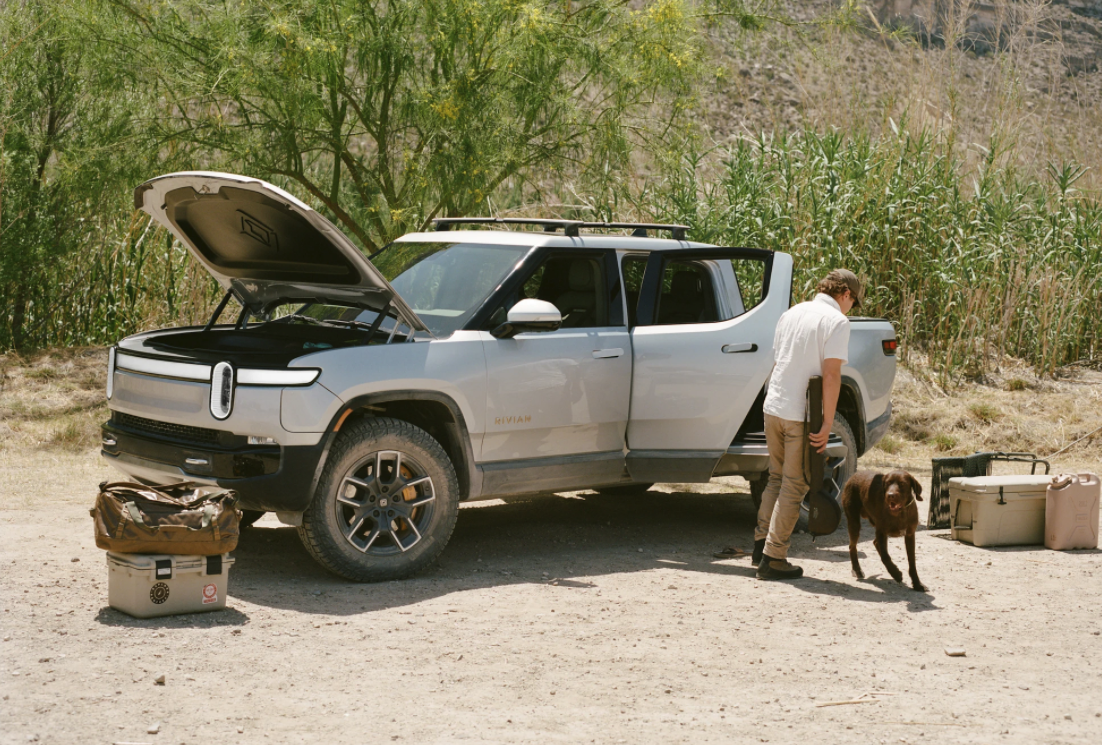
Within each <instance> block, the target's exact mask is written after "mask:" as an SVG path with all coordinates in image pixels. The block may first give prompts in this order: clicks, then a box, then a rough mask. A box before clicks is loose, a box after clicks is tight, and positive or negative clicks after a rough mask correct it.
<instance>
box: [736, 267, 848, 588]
mask: <svg viewBox="0 0 1102 745" xmlns="http://www.w3.org/2000/svg"><path fill="white" fill-rule="evenodd" d="M816 289H817V291H818V294H817V295H816V296H815V299H814V300H810V301H808V302H805V303H800V304H799V305H796V306H794V307H792V308H789V309H788V310H787V311H785V313H784V314H783V315H782V316H781V318H780V321H778V323H777V331H776V336H775V337H774V340H773V374H772V376H771V377H770V379H769V389H768V390H767V391H766V394H765V405H764V406H763V410H764V412H765V440H766V444H767V445H768V447H769V484H768V485H767V486H766V487H765V493H764V494H763V495H762V498H761V507H760V509H759V510H758V525H757V528H756V530H755V531H754V553H753V556H752V561H753V563H754V565H755V566H757V567H758V578H759V579H770V580H772V579H798V578H800V577H802V576H803V573H804V571H803V569H801V568H800V567H798V566H794V565H793V564H790V563H789V562H788V547H789V541H790V539H791V537H792V530H793V528H795V527H796V521H797V520H798V519H799V517H800V504H801V503H802V502H803V499H804V497H805V496H806V495H807V492H808V481H807V475H806V473H805V464H804V461H805V460H806V452H807V440H808V439H810V440H811V444H812V446H813V447H815V448H816V449H817V450H818V452H820V453H821V452H823V451H824V450H826V446H827V439H828V438H829V437H830V429H831V426H832V425H833V423H834V411H835V408H836V407H837V405H838V391H839V390H840V389H841V386H842V363H844V362H845V361H846V360H847V359H848V350H849V320H848V319H847V318H846V314H847V313H849V311H850V310H851V309H852V308H858V307H860V306H861V299H862V295H863V291H862V289H861V283H860V282H859V281H858V279H857V276H856V275H855V274H854V273H853V272H851V271H848V270H846V269H835V270H834V271H832V272H831V273H830V274H828V275H827V276H826V277H825V278H824V279H823V280H822V281H821V282H819V285H818V287H817V288H816ZM815 375H821V376H822V377H823V428H822V429H821V430H819V431H818V432H811V433H808V432H807V421H808V412H807V404H806V395H807V386H808V383H809V382H810V380H811V378H812V377H813V376H815Z"/></svg>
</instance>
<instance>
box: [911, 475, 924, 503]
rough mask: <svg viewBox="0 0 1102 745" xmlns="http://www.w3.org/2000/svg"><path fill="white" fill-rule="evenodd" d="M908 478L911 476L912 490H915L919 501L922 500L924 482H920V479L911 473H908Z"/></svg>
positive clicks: (916, 498)
mask: <svg viewBox="0 0 1102 745" xmlns="http://www.w3.org/2000/svg"><path fill="white" fill-rule="evenodd" d="M907 478H909V479H910V480H911V491H912V492H914V495H915V500H916V501H918V502H921V501H922V484H920V483H918V479H916V478H915V477H914V476H912V475H911V474H909V473H908V474H907Z"/></svg>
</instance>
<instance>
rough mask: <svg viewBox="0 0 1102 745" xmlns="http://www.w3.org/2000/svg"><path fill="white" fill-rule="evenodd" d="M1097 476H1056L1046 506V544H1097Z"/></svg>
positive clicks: (1066, 547) (1061, 547)
mask: <svg viewBox="0 0 1102 745" xmlns="http://www.w3.org/2000/svg"><path fill="white" fill-rule="evenodd" d="M1098 495H1099V482H1098V476H1096V475H1095V474H1093V473H1081V474H1079V475H1078V476H1069V475H1061V476H1054V477H1053V478H1052V483H1051V484H1049V487H1048V501H1047V503H1046V506H1045V546H1047V547H1048V548H1054V549H1056V550H1058V551H1067V550H1069V549H1076V548H1098Z"/></svg>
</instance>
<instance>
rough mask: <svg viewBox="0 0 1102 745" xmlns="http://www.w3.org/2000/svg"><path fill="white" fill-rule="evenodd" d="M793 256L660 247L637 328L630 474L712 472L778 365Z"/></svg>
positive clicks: (640, 477) (687, 477) (662, 476)
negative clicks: (776, 339)
mask: <svg viewBox="0 0 1102 745" xmlns="http://www.w3.org/2000/svg"><path fill="white" fill-rule="evenodd" d="M791 286H792V258H791V257H790V256H788V255H787V254H775V253H773V252H771V251H763V250H758V249H746V248H689V249H678V250H673V251H655V252H653V253H652V254H651V255H650V257H649V260H648V263H647V268H646V273H645V275H644V278H643V286H642V288H641V289H640V300H639V307H638V323H637V325H636V327H635V328H634V329H633V330H632V347H633V351H634V356H635V365H634V369H633V373H632V392H631V417H630V419H629V423H628V430H627V440H628V449H629V452H628V470H629V472H630V473H631V476H632V478H633V479H634V480H636V481H689V482H703V481H707V480H708V479H709V478H711V475H712V470H713V469H714V467H715V465H716V463H717V462H718V461H719V459H720V458H721V457H722V455H723V454H724V453H725V452H726V450H727V447H728V445H730V443H731V441H732V440H733V439H734V436H735V434H736V433H737V432H738V429H739V427H740V425H741V424H742V422H743V420H744V419H745V417H746V415H747V413H748V412H749V411H750V407H751V406H753V403H754V399H755V397H756V396H757V395H758V392H759V391H761V389H762V386H763V385H764V384H765V382H766V380H767V379H768V377H769V374H770V372H771V371H772V369H773V336H774V333H775V332H776V328H777V321H778V319H780V316H781V314H782V313H784V312H785V311H786V310H787V309H788V307H789V302H790V296H791Z"/></svg>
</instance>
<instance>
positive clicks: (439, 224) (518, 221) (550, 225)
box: [432, 217, 689, 241]
mask: <svg viewBox="0 0 1102 745" xmlns="http://www.w3.org/2000/svg"><path fill="white" fill-rule="evenodd" d="M432 224H433V225H434V226H435V229H436V230H451V228H452V225H539V226H542V227H543V231H544V232H545V233H554V232H557V231H559V230H562V231H563V233H564V234H565V235H567V236H570V237H572V238H576V237H578V235H580V231H581V229H582V228H608V229H617V228H619V229H624V230H631V231H632V235H633V236H635V237H637V238H646V237H647V231H648V230H668V231H670V234H671V237H672V238H673V239H674V240H675V241H683V240H686V238H685V236H686V234H687V233H688V231H689V226H688V225H666V224H663V223H649V222H587V221H585V220H549V219H542V218H536V217H437V218H435V219H434V220H433V221H432Z"/></svg>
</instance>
